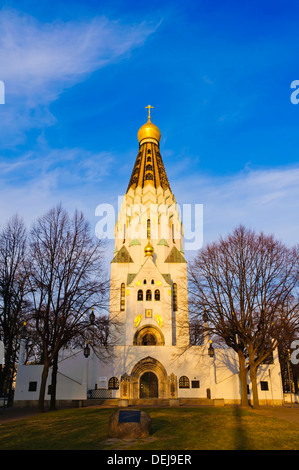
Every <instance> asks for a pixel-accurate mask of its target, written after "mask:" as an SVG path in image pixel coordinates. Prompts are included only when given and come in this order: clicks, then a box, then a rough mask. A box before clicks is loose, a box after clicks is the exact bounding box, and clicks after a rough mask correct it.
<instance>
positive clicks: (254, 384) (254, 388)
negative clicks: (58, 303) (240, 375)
mask: <svg viewBox="0 0 299 470" xmlns="http://www.w3.org/2000/svg"><path fill="white" fill-rule="evenodd" d="M256 374H257V367H256V365H255V363H254V362H253V361H250V380H251V386H252V400H253V403H252V406H253V408H259V406H260V404H259V396H258V390H257V380H256Z"/></svg>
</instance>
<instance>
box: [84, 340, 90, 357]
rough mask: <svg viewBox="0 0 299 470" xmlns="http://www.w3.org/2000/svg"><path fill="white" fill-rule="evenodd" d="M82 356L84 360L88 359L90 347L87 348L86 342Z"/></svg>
mask: <svg viewBox="0 0 299 470" xmlns="http://www.w3.org/2000/svg"><path fill="white" fill-rule="evenodd" d="M83 354H84V357H86V359H87V358H88V357H89V355H90V347H89V346H88V341H86V346H85V348H84V349H83Z"/></svg>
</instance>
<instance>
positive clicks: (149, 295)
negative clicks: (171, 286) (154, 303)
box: [145, 289, 152, 300]
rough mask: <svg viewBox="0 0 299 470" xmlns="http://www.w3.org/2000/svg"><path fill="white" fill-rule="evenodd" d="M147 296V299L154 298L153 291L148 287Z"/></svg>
mask: <svg viewBox="0 0 299 470" xmlns="http://www.w3.org/2000/svg"><path fill="white" fill-rule="evenodd" d="M145 298H146V300H152V291H151V290H150V289H147V291H146V297H145Z"/></svg>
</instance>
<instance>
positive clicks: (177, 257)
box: [164, 246, 187, 263]
mask: <svg viewBox="0 0 299 470" xmlns="http://www.w3.org/2000/svg"><path fill="white" fill-rule="evenodd" d="M164 263H187V261H186V260H185V258H184V256H183V255H182V253H180V252H179V250H178V249H177V248H176V247H175V246H174V247H173V248H172V249H171V252H170V253H169V255H168V256H167V258H166V260H165V261H164Z"/></svg>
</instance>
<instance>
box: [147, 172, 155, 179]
mask: <svg viewBox="0 0 299 470" xmlns="http://www.w3.org/2000/svg"><path fill="white" fill-rule="evenodd" d="M145 179H146V180H153V179H154V177H153V175H152V174H151V173H147V174H146V175H145Z"/></svg>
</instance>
